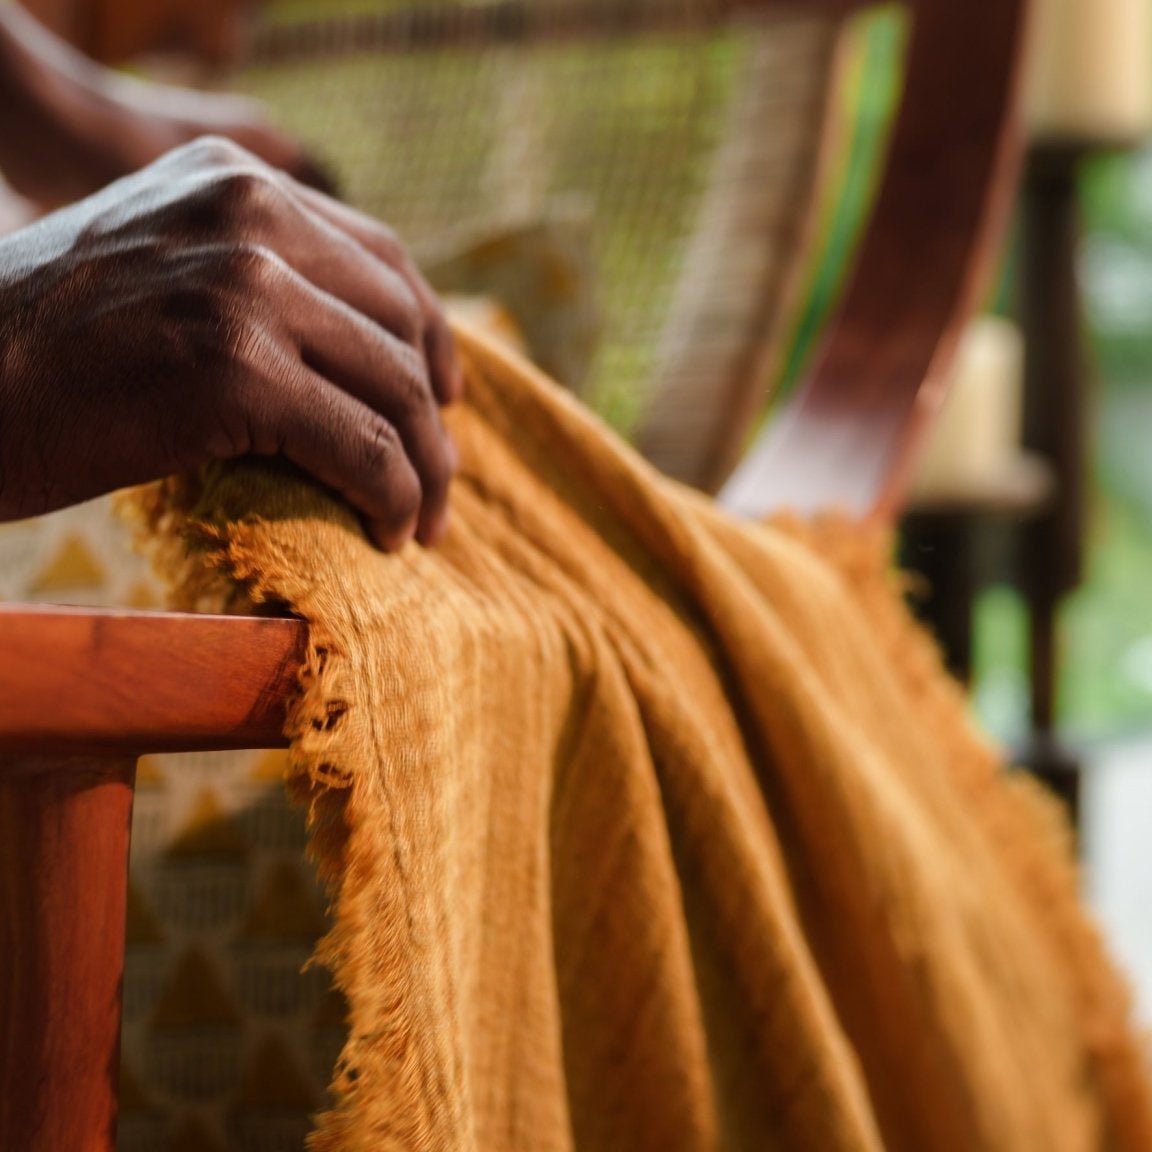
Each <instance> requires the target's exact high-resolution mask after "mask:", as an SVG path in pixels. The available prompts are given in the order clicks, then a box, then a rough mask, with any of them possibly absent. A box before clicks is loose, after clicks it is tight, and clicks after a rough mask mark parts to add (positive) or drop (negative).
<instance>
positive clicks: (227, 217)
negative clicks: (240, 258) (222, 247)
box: [201, 158, 284, 236]
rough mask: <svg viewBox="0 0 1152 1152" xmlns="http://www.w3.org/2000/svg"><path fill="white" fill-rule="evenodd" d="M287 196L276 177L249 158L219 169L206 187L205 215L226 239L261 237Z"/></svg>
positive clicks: (203, 199)
mask: <svg viewBox="0 0 1152 1152" xmlns="http://www.w3.org/2000/svg"><path fill="white" fill-rule="evenodd" d="M283 196H284V193H283V190H282V189H281V187H280V184H279V181H278V179H277V178H276V176H275V174H274V173H272V172H271V171H268V170H265V169H264V168H263V167H262V166H260V165H259V164H258V163H257V162H256V161H254V160H252V159H251V158H247V159H246V160H244V161H242V162H239V163H232V164H227V165H223V166H220V167H219V170H218V171H217V172H216V173H215V174H214V175H213V176H212V178H211V179H210V180H209V181H208V182H207V184H206V185H205V187H204V190H203V193H202V208H201V211H202V213H203V214H204V215H205V217H206V218H207V220H208V222H209V223H210V224H212V225H214V226H215V227H216V228H217V229H218V230H219V231H221V232H223V233H224V234H226V235H245V236H250V235H254V234H255V235H260V234H262V233H263V232H264V231H266V230H267V229H268V228H269V226H270V225H271V223H272V222H273V221H274V219H275V218H276V216H277V214H278V212H279V211H280V204H281V201H282V200H283Z"/></svg>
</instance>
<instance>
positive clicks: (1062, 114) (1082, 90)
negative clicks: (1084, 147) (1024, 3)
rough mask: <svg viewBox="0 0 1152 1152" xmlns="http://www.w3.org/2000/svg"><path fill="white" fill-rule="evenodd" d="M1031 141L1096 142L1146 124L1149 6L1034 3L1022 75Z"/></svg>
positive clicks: (1151, 109)
mask: <svg viewBox="0 0 1152 1152" xmlns="http://www.w3.org/2000/svg"><path fill="white" fill-rule="evenodd" d="M1027 93H1028V118H1029V123H1030V126H1031V130H1032V134H1033V136H1034V137H1036V138H1038V139H1043V140H1073V141H1077V142H1085V143H1094V142H1100V143H1103V144H1127V143H1132V142H1135V141H1136V140H1139V139H1140V138H1141V137H1143V136H1144V135H1146V134H1147V132H1148V130H1149V128H1150V126H1152V0H1036V6H1035V16H1034V24H1033V40H1032V45H1031V56H1030V60H1029V71H1028V86H1027Z"/></svg>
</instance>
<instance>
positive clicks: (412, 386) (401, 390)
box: [392, 344, 433, 415]
mask: <svg viewBox="0 0 1152 1152" xmlns="http://www.w3.org/2000/svg"><path fill="white" fill-rule="evenodd" d="M392 386H393V391H394V393H395V401H396V403H397V404H399V405H400V407H401V409H402V410H403V411H404V412H405V413H406V414H408V415H411V414H414V413H417V412H422V411H431V409H432V406H433V405H432V384H431V381H430V380H429V378H428V369H427V366H426V365H425V363H424V357H423V355H422V354H421V353H420V352H418V351H417V350H416V349H415V348H414V347H412V346H411V345H410V344H397V345H395V347H394V349H393V355H392Z"/></svg>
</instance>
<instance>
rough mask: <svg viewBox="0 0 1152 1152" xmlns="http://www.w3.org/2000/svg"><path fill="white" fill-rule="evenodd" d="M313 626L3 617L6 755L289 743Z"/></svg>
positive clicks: (32, 610) (98, 615)
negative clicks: (287, 711)
mask: <svg viewBox="0 0 1152 1152" xmlns="http://www.w3.org/2000/svg"><path fill="white" fill-rule="evenodd" d="M306 643H307V625H306V624H305V623H304V622H303V621H302V620H295V619H270V618H256V617H238V616H196V615H181V614H176V613H165V612H125V611H116V610H98V609H91V608H83V609H80V608H57V607H38V606H29V605H0V652H3V653H4V659H3V661H2V662H0V752H3V753H5V754H21V753H32V752H35V753H36V754H37V755H38V756H39V755H75V754H77V753H99V754H102V755H106V754H115V753H122V754H139V753H141V752H162V751H191V750H208V749H214V748H268V747H278V746H282V745H284V744H285V743H286V741H285V739H284V736H283V731H282V730H283V727H284V706H285V701H286V700H287V698H288V696H289V695H290V694H291V692H292V691H293V690H294V689H295V687H296V673H297V670H298V669H299V668H300V666H301V664H302V663H303V659H304V649H305V645H306Z"/></svg>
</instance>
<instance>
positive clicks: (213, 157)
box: [186, 135, 251, 168]
mask: <svg viewBox="0 0 1152 1152" xmlns="http://www.w3.org/2000/svg"><path fill="white" fill-rule="evenodd" d="M186 154H187V155H188V156H189V157H190V158H191V159H192V160H193V161H195V162H196V163H198V164H200V165H202V166H203V167H205V168H221V167H228V166H231V165H235V164H241V163H244V162H246V161H250V160H251V155H250V154H249V153H248V152H246V151H245V150H244V149H243V148H241V147H240V145H239V144H237V143H236V142H235V141H233V140H229V139H228V138H227V137H226V136H213V135H208V136H200V137H199V138H197V139H196V140H193V141H192V143H191V144H189V145H188V146H187V151H186Z"/></svg>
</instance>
